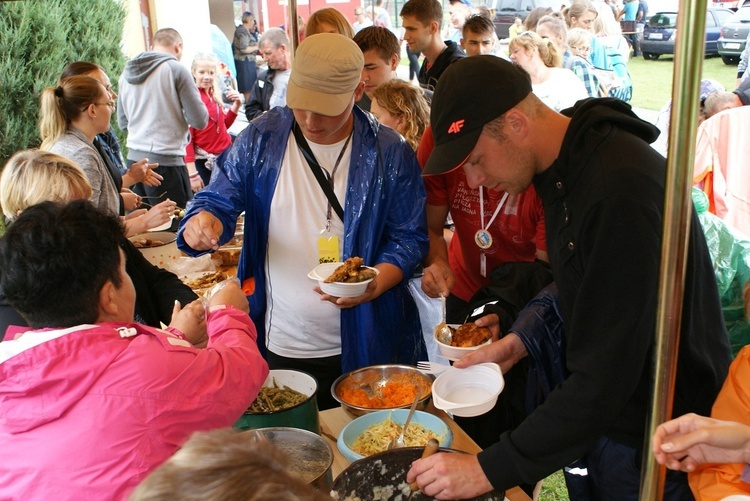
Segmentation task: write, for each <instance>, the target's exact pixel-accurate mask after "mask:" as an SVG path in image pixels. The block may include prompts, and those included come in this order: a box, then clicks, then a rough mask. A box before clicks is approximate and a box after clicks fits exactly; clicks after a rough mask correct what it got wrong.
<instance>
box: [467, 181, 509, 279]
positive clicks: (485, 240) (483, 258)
mask: <svg viewBox="0 0 750 501" xmlns="http://www.w3.org/2000/svg"><path fill="white" fill-rule="evenodd" d="M507 199H508V192H505V194H504V195H503V198H501V199H500V203H499V204H497V208H496V209H495V212H494V213H493V214H492V217H491V218H490V222H489V223H487V226H485V225H484V188H482V187H481V186H480V187H479V222H480V225H481V228H480V229H479V230H477V232H476V233H475V234H474V242H476V244H477V247H479V249H480V251H479V273H480V274H481V275H482V276H483V277H486V276H487V255H486V252H485V251H486V250H487V249H489V248H490V247H492V235H491V234H490V232H489V231H488V230H487V228H489V227H490V226H491V225H492V222H493V221H495V218H496V217H497V215H498V214H499V213H500V209H502V208H503V204H505V201H506V200H507Z"/></svg>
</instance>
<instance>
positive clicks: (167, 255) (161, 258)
mask: <svg viewBox="0 0 750 501" xmlns="http://www.w3.org/2000/svg"><path fill="white" fill-rule="evenodd" d="M144 238H145V239H147V240H151V241H158V242H161V244H159V245H154V246H151V247H138V250H139V251H141V254H143V257H145V258H146V259H147V260H148V262H150V263H151V264H153V265H156V266H159V267H161V268H164V267H165V265H166V264H167V263H170V262H172V261H174V260H175V259H177V258H178V257H180V256H182V253H181V252H180V250H179V249H178V248H177V242H176V240H177V234H175V233H172V232H170V231H154V232H147V233H140V234H138V235H134V236H132V237H129V240H130V241H131V242H134V241H136V240H140V239H144Z"/></svg>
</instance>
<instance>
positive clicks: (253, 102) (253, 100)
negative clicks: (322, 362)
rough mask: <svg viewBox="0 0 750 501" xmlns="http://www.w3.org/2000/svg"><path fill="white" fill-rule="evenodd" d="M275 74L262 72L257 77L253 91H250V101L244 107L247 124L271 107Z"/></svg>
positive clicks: (269, 71) (270, 71)
mask: <svg viewBox="0 0 750 501" xmlns="http://www.w3.org/2000/svg"><path fill="white" fill-rule="evenodd" d="M275 73H276V70H270V69H269V70H263V71H261V72H260V75H258V79H257V80H256V81H255V84H253V90H252V91H250V101H248V102H247V104H246V105H245V116H246V117H247V121H248V122H251V121H252V120H253V118H255V117H257V116H260V115H262V114H263V112H265V111H268V109H269V107H270V106H271V104H270V103H271V96H272V95H273V83H272V82H273V76H274V74H275Z"/></svg>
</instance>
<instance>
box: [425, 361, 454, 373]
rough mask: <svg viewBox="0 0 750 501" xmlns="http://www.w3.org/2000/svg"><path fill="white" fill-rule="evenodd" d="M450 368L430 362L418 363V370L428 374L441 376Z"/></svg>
mask: <svg viewBox="0 0 750 501" xmlns="http://www.w3.org/2000/svg"><path fill="white" fill-rule="evenodd" d="M450 368H451V366H450V365H445V364H439V363H437V362H428V361H425V360H420V361H419V362H417V369H419V370H420V371H422V372H425V373H427V374H440V373H441V372H445V371H447V370H448V369H450Z"/></svg>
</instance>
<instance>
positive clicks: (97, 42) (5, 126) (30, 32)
mask: <svg viewBox="0 0 750 501" xmlns="http://www.w3.org/2000/svg"><path fill="white" fill-rule="evenodd" d="M124 20H125V10H124V8H123V5H122V4H121V3H120V2H119V1H118V0H22V1H15V2H0V167H1V166H3V165H5V162H6V161H7V160H8V158H10V156H11V155H12V154H13V153H15V152H16V151H18V150H22V149H25V148H34V147H37V146H38V145H39V142H40V141H39V132H38V126H37V123H38V115H39V96H40V94H41V91H42V89H44V88H45V87H47V86H50V85H54V83H55V82H56V81H57V78H58V76H59V75H60V72H61V71H62V69H63V67H65V65H66V64H68V63H70V62H73V61H91V62H94V63H97V64H99V65H100V66H102V67H103V68H104V69H105V71H106V72H107V73H108V74H109V76H110V78H111V79H112V82H113V84H116V83H117V78H118V77H119V75H120V73H121V72H122V68H123V66H124V65H125V56H124V55H123V54H122V50H121V48H120V47H121V42H122V31H123V25H124ZM2 224H3V218H2V217H0V234H2Z"/></svg>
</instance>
